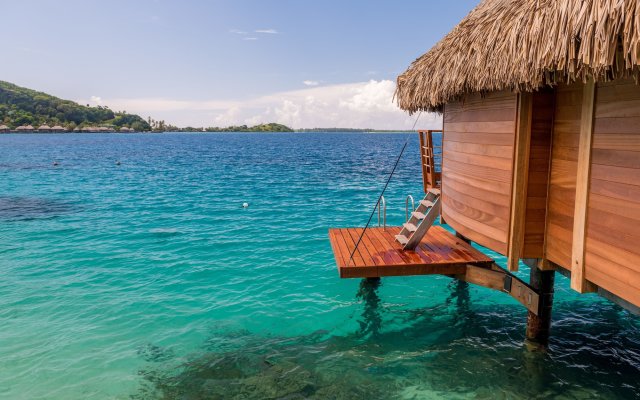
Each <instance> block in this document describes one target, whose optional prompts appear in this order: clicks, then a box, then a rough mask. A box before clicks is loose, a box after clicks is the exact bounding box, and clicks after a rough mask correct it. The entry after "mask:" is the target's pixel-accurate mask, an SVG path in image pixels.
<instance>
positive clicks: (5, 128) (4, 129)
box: [0, 125, 11, 133]
mask: <svg viewBox="0 0 640 400" xmlns="http://www.w3.org/2000/svg"><path fill="white" fill-rule="evenodd" d="M10 130H11V129H9V127H8V126H6V125H0V133H9V131H10Z"/></svg>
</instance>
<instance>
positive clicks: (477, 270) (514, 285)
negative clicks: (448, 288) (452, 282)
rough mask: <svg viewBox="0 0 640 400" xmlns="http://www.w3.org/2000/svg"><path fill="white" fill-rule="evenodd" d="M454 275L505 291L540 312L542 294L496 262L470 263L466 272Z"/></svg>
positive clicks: (535, 312) (466, 280) (532, 309)
mask: <svg viewBox="0 0 640 400" xmlns="http://www.w3.org/2000/svg"><path fill="white" fill-rule="evenodd" d="M454 277H455V278H457V279H460V280H462V281H465V282H469V283H473V284H475V285H479V286H484V287H487V288H489V289H494V290H499V291H501V292H505V293H507V294H508V295H510V296H511V297H513V298H514V299H516V300H518V302H520V303H521V304H522V305H523V306H525V307H526V308H527V310H529V311H531V312H532V313H533V314H535V315H538V313H539V309H540V296H539V295H538V293H537V292H536V291H535V290H534V289H533V288H532V287H531V286H529V285H528V284H527V283H525V282H524V281H523V280H521V279H520V278H518V277H516V276H515V275H512V274H510V273H509V272H507V271H506V270H504V269H503V268H500V267H499V266H498V265H496V264H493V265H492V266H491V267H490V268H487V267H482V266H477V265H471V264H469V265H467V271H466V273H465V274H459V275H454Z"/></svg>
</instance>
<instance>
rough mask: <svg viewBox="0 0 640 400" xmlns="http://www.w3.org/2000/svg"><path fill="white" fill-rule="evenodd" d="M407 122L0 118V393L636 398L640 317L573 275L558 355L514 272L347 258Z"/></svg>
mask: <svg viewBox="0 0 640 400" xmlns="http://www.w3.org/2000/svg"><path fill="white" fill-rule="evenodd" d="M405 138H406V136H405V135H403V134H242V133H238V134H230V133H223V134H147V135H98V134H96V135H73V134H66V135H2V136H0V146H1V149H2V150H1V151H0V239H1V240H0V274H1V275H2V277H3V278H2V279H1V280H0V398H8V399H9V398H10V399H127V398H132V397H133V398H164V399H199V398H237V399H251V398H255V399H263V398H288V399H297V398H317V399H331V398H335V399H359V398H380V399H386V398H389V399H395V398H398V399H430V398H442V397H448V398H454V399H458V398H459V399H466V398H473V399H476V398H480V399H483V398H487V399H489V398H491V399H493V398H509V399H511V398H523V399H525V398H576V399H586V398H611V399H613V398H624V399H630V398H640V383H639V382H640V318H638V317H632V316H631V315H630V314H628V313H627V312H625V311H623V310H621V309H620V308H618V307H617V306H614V305H612V304H611V303H609V302H607V301H605V300H603V299H600V298H599V297H597V296H595V295H585V296H579V295H577V294H575V293H573V292H571V291H570V290H569V289H568V286H569V285H568V280H567V279H566V278H564V277H562V276H557V278H556V292H557V295H556V306H555V311H554V316H553V317H554V325H553V332H552V341H551V346H550V351H549V352H548V353H547V354H535V353H528V352H527V351H526V350H525V349H524V348H523V346H522V343H523V336H524V324H525V319H526V313H525V311H524V309H523V308H522V307H520V306H519V305H518V304H517V303H516V302H515V301H514V300H512V299H510V298H509V297H507V296H504V295H502V294H500V293H496V292H492V291H489V290H488V289H484V288H479V287H474V286H469V287H466V286H465V285H460V284H457V283H455V282H452V281H451V280H450V279H449V278H445V277H402V278H388V279H384V280H383V281H382V284H381V286H380V287H372V286H369V285H366V284H363V283H362V282H361V281H359V280H340V279H339V278H338V276H337V271H336V268H335V265H334V262H333V256H332V253H331V249H330V246H329V242H328V238H327V228H328V227H330V226H353V225H362V224H363V223H364V222H365V221H366V219H367V218H368V215H369V212H370V211H371V207H372V205H373V204H372V203H373V202H374V201H375V198H376V196H377V194H378V192H379V190H380V189H381V187H382V185H383V180H384V178H385V175H386V173H388V170H389V168H390V167H391V165H392V164H393V161H394V160H395V156H396V155H397V152H398V151H399V149H400V148H401V147H402V144H403V142H404V140H405ZM417 147H418V146H417V137H415V138H413V139H412V141H411V143H410V146H409V148H408V150H407V154H406V156H405V157H404V158H403V161H402V162H401V164H400V166H399V170H398V173H397V176H396V177H395V179H394V180H393V181H392V183H391V185H390V188H389V194H388V195H387V196H386V197H387V204H388V217H389V223H390V224H399V223H401V222H402V219H403V217H404V198H405V196H406V195H407V194H413V195H414V196H416V197H417V196H418V195H419V193H420V190H421V189H420V188H421V181H420V179H421V178H420V169H419V156H418V150H417ZM54 160H55V161H57V162H58V163H59V165H58V166H53V161H54ZM118 160H119V161H120V165H116V161H118ZM244 202H248V203H249V204H250V206H249V207H248V208H247V209H243V208H242V203H244ZM494 256H495V255H494ZM499 261H504V260H501V259H499ZM521 274H522V276H525V277H526V275H527V269H526V268H522V272H521Z"/></svg>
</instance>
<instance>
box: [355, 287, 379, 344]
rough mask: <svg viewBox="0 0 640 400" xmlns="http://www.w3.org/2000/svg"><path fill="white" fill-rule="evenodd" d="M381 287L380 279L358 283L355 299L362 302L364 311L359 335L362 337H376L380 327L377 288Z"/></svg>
mask: <svg viewBox="0 0 640 400" xmlns="http://www.w3.org/2000/svg"><path fill="white" fill-rule="evenodd" d="M380 285H381V281H380V278H368V279H363V280H362V281H360V288H359V289H358V293H357V294H356V298H358V299H360V300H362V302H363V303H364V309H363V311H362V320H360V321H359V323H360V331H359V334H360V335H361V336H363V337H366V336H378V335H379V334H380V328H381V327H382V317H381V316H380V297H379V296H378V288H379V287H380Z"/></svg>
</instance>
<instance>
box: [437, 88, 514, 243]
mask: <svg viewBox="0 0 640 400" xmlns="http://www.w3.org/2000/svg"><path fill="white" fill-rule="evenodd" d="M516 108H517V96H516V95H515V94H514V93H511V92H508V91H505V92H498V93H490V94H488V95H487V96H486V97H484V98H483V97H481V96H480V95H478V94H476V95H471V96H469V97H467V98H466V99H465V101H464V102H456V103H448V104H447V105H446V108H445V112H444V132H445V134H444V143H443V157H442V159H443V163H442V175H443V178H442V202H443V204H442V216H443V218H444V220H445V221H446V222H447V224H449V225H450V226H451V227H452V228H453V229H455V230H456V231H457V232H459V233H460V234H462V235H464V236H466V237H467V238H469V239H471V240H473V241H474V242H477V243H479V244H481V245H483V246H485V247H488V248H490V249H492V250H494V251H497V252H498V253H501V254H506V251H507V242H508V237H509V218H510V212H511V190H512V176H511V175H512V167H513V146H514V140H515V121H516Z"/></svg>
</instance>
